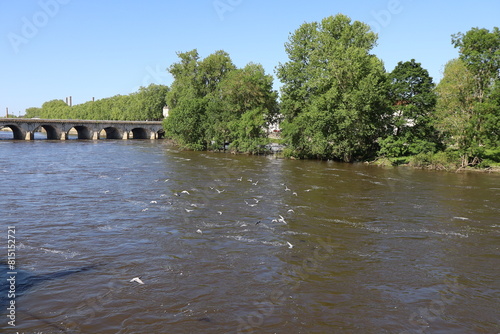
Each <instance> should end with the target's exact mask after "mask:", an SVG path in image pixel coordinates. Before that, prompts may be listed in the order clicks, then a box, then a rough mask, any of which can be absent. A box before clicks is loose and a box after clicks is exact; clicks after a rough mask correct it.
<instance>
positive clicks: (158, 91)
mask: <svg viewBox="0 0 500 334" xmlns="http://www.w3.org/2000/svg"><path fill="white" fill-rule="evenodd" d="M168 91H169V88H168V87H167V86H163V85H154V84H151V85H149V86H148V87H141V88H140V89H139V91H138V92H136V93H132V94H130V95H116V96H113V97H109V98H105V99H101V100H97V101H89V102H85V103H82V104H78V105H74V106H72V107H70V106H68V105H67V104H66V103H65V102H64V101H62V100H52V101H49V102H45V103H44V104H43V105H42V107H41V108H28V109H26V117H39V118H48V119H58V118H59V119H92V120H119V121H125V120H126V121H146V120H149V121H152V120H161V119H163V107H164V106H165V105H166V95H167V92H168Z"/></svg>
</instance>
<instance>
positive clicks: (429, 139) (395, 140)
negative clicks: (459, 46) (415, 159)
mask: <svg viewBox="0 0 500 334" xmlns="http://www.w3.org/2000/svg"><path fill="white" fill-rule="evenodd" d="M388 77H389V100H390V103H391V105H392V116H391V118H390V128H391V132H392V133H391V134H390V135H389V136H388V137H386V138H384V139H383V140H381V142H380V145H381V149H380V152H379V154H380V155H384V156H392V157H397V156H406V155H414V154H418V153H422V152H432V151H435V150H436V149H437V148H438V144H439V140H438V136H437V131H436V130H435V128H434V127H433V124H432V121H433V117H434V111H435V106H436V93H435V91H434V88H435V86H434V83H433V81H432V77H431V76H430V75H429V72H428V71H427V70H426V69H424V68H422V65H421V64H420V63H417V62H416V61H415V59H412V60H411V61H407V62H399V63H398V65H397V66H396V67H395V68H394V70H393V71H392V72H391V73H389V76H388Z"/></svg>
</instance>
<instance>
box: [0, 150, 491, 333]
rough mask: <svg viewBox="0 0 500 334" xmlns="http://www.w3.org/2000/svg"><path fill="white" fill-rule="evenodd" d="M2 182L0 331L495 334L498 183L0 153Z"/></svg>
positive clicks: (217, 162)
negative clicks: (11, 263)
mask: <svg viewBox="0 0 500 334" xmlns="http://www.w3.org/2000/svg"><path fill="white" fill-rule="evenodd" d="M0 181H1V183H0V184H1V189H2V190H1V197H0V208H1V211H0V220H1V222H2V233H1V235H2V238H1V240H2V241H0V242H1V243H2V245H3V246H2V247H3V252H4V255H2V256H1V257H0V260H2V261H3V262H5V261H7V259H8V256H7V245H8V235H9V232H8V230H9V229H10V230H15V245H16V249H15V253H16V254H15V256H16V259H15V270H16V272H17V275H18V277H16V280H17V285H16V293H17V295H16V297H15V298H8V296H7V288H8V284H9V283H8V282H6V280H5V278H4V279H3V282H2V296H1V298H2V318H1V319H2V320H1V322H0V332H1V333H12V334H15V333H26V334H32V333H43V334H48V333H106V334H107V333H110V334H111V333H117V334H125V333H129V334H136V333H137V334H139V333H397V334H408V333H494V334H496V333H499V332H500V324H499V315H500V312H499V310H500V280H499V277H500V250H499V248H500V219H499V217H500V175H498V174H486V173H446V172H435V171H423V170H415V169H408V168H402V167H399V168H381V167H374V166H367V165H364V164H341V163H335V162H322V161H295V160H284V159H276V158H274V157H272V156H268V157H263V156H245V155H230V154H224V153H206V152H185V151H178V150H176V149H175V148H173V147H171V146H168V145H167V144H166V142H164V141H149V140H145V141H143V140H136V141H134V140H129V141H115V140H99V141H77V140H69V141H65V142H59V141H48V140H35V141H31V142H25V141H12V140H1V141H0ZM6 270H7V269H5V270H4V273H3V275H4V276H3V277H5V275H7V273H5V271H6ZM9 271H10V270H9ZM54 273H55V274H54ZM58 273H61V274H58ZM23 275H24V276H23ZM44 275H45V276H44ZM25 277H27V278H25ZM33 277H35V278H33ZM135 277H138V278H139V279H140V282H142V283H144V284H140V283H139V282H138V281H131V280H132V279H133V278H135ZM30 278H31V280H30ZM27 282H28V283H27ZM23 284H24V285H23ZM11 300H14V301H15V307H16V308H15V312H14V313H15V323H14V324H15V327H14V326H12V318H9V317H7V316H6V315H8V314H9V313H8V312H10V311H9V310H7V309H6V305H9V304H8V303H9V302H10V301H11ZM10 313H11V315H12V312H10ZM9 322H11V324H9Z"/></svg>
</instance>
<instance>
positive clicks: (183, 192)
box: [181, 190, 189, 195]
mask: <svg viewBox="0 0 500 334" xmlns="http://www.w3.org/2000/svg"><path fill="white" fill-rule="evenodd" d="M181 194H188V195H189V191H187V190H183V191H181Z"/></svg>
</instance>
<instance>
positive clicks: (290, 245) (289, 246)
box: [286, 241, 293, 249]
mask: <svg viewBox="0 0 500 334" xmlns="http://www.w3.org/2000/svg"><path fill="white" fill-rule="evenodd" d="M286 243H287V244H288V248H290V249H292V248H293V245H292V244H291V243H290V242H288V241H287V242H286Z"/></svg>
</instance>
